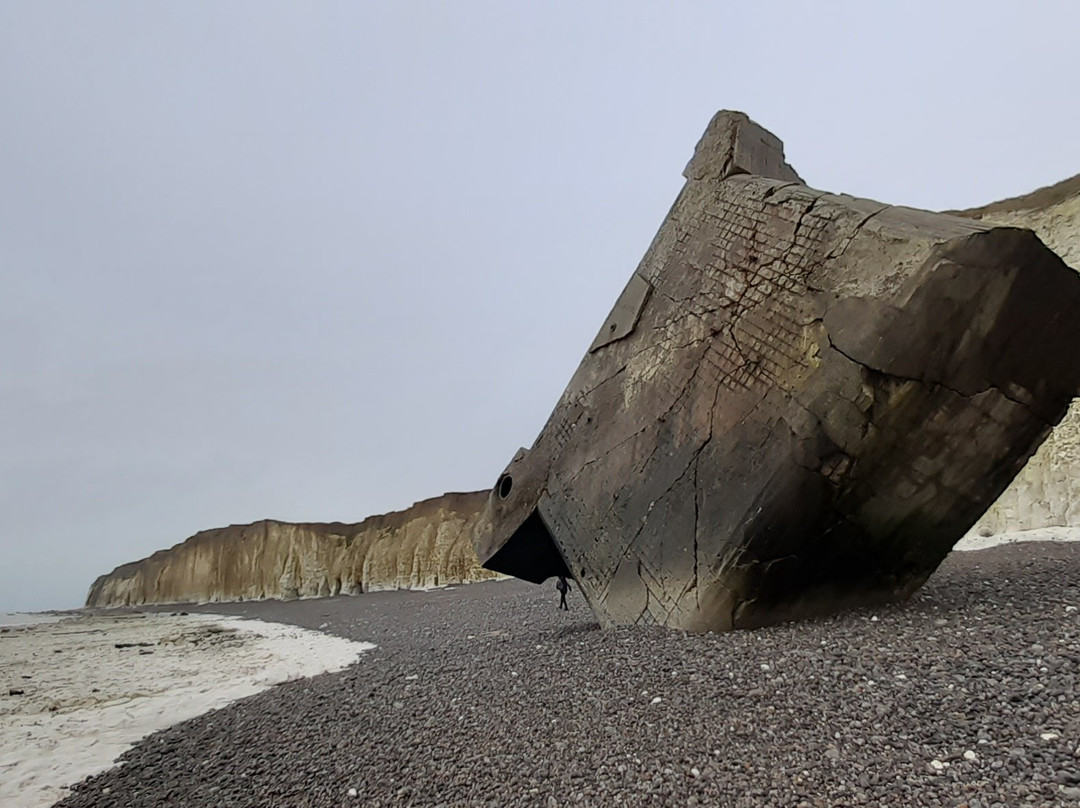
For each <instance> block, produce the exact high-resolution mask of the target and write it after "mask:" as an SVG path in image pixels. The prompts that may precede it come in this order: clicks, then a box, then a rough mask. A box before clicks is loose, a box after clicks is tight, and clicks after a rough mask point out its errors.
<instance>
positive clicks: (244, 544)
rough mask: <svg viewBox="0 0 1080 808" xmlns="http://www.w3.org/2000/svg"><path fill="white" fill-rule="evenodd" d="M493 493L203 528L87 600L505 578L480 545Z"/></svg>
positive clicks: (288, 594)
mask: <svg viewBox="0 0 1080 808" xmlns="http://www.w3.org/2000/svg"><path fill="white" fill-rule="evenodd" d="M486 499H487V492H486V491H484V492H479V493H474V494H446V495H444V496H441V497H436V498H434V499H428V500H424V501H423V502H418V503H416V504H415V505H413V506H412V507H411V508H407V509H406V510H404V511H397V512H394V513H388V514H383V515H381V516H372V517H370V518H369V519H365V520H364V521H363V522H359V523H356V524H344V523H341V522H332V523H309V524H292V523H289V522H276V521H273V520H264V521H262V522H255V523H254V524H250V525H231V526H229V527H223V528H217V529H214V530H204V531H202V532H200V533H196V534H195V535H194V536H192V537H191V538H189V539H188V540H187V541H184V542H182V543H181V544H178V545H176V546H175V547H172V548H170V549H168V550H159V551H158V552H156V553H154V554H153V555H152V556H150V557H149V558H144V559H143V560H141V561H135V562H132V563H130V564H124V565H123V566H121V567H117V568H116V569H115V570H113V571H112V572H110V573H108V574H107V575H102V576H101V577H100V578H98V579H97V580H96V581H95V582H94V584H93V586H92V587H91V588H90V594H89V595H88V596H87V599H86V605H87V606H137V605H140V604H146V603H191V602H201V603H206V602H217V601H235V600H256V599H262V598H283V599H284V598H297V597H323V596H327V595H338V594H341V595H354V594H359V593H361V592H372V591H377V590H380V589H426V588H430V587H435V586H442V585H448V584H461V583H472V582H474V581H481V580H487V579H491V578H496V577H498V576H497V575H496V574H495V573H493V572H489V571H488V570H485V569H483V568H482V567H481V566H480V565H479V563H478V562H477V560H476V554H475V553H474V551H473V548H472V538H471V537H472V529H473V525H474V524H475V521H476V519H477V518H478V516H479V514H480V512H481V509H482V506H483V503H484V502H485V501H486Z"/></svg>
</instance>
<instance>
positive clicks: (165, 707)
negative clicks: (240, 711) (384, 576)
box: [0, 615, 375, 808]
mask: <svg viewBox="0 0 1080 808" xmlns="http://www.w3.org/2000/svg"><path fill="white" fill-rule="evenodd" d="M118 643H119V644H121V645H123V646H125V647H122V648H117V647H116V646H117V644H118ZM374 647H375V646H374V645H372V644H371V643H359V642H352V641H350V640H346V639H342V638H340V637H332V636H329V635H326V634H322V633H320V632H317V631H309V630H306V629H301V628H297V627H296V626H288V625H283V624H280V623H265V622H261V621H256V620H241V619H239V618H234V617H224V616H220V615H187V616H167V615H115V616H95V617H78V618H74V619H70V620H64V621H62V622H59V623H53V624H48V625H40V624H39V625H34V626H28V627H25V628H17V629H9V630H8V631H7V632H5V633H3V634H0V805H3V806H5V808H44V807H45V806H49V805H52V804H53V803H54V802H56V801H57V800H59V799H61V798H63V797H64V796H65V795H66V794H67V793H68V789H67V788H65V787H66V786H70V785H72V784H74V783H77V782H79V781H80V780H82V779H83V778H85V777H88V776H90V775H93V774H97V773H99V772H102V771H105V770H107V769H109V768H111V767H112V766H113V764H114V762H115V760H116V759H117V758H118V757H119V756H120V755H121V754H122V753H123V752H125V751H127V750H128V749H130V748H131V747H132V746H133V745H134V744H136V743H137V742H138V741H140V740H142V739H143V738H145V737H146V736H147V735H150V734H151V733H153V732H155V731H157V730H159V729H164V728H165V727H168V726H171V725H172V724H175V723H177V722H180V721H186V720H188V719H190V718H195V717H196V716H199V715H202V714H203V713H205V712H207V711H208V710H214V709H217V708H220V707H224V706H225V705H227V704H229V703H231V702H233V701H235V700H237V699H241V698H244V697H246V696H251V695H254V694H256V693H259V692H260V691H262V690H265V689H266V688H268V687H270V686H272V685H275V684H278V683H280V682H285V681H288V680H291V679H298V678H303V677H307V676H314V675H316V674H319V673H325V672H333V671H339V670H342V669H343V668H346V667H348V666H349V665H351V664H353V663H354V662H356V661H357V659H358V657H359V656H360V654H361V653H362V652H364V651H367V650H370V649H372V648H374ZM12 690H16V691H18V690H22V691H23V693H22V694H21V695H9V692H10V691H12Z"/></svg>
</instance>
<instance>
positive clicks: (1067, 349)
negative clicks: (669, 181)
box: [474, 112, 1080, 631]
mask: <svg viewBox="0 0 1080 808" xmlns="http://www.w3.org/2000/svg"><path fill="white" fill-rule="evenodd" d="M684 176H685V177H686V180H687V181H686V185H685V186H684V187H683V190H682V191H681V193H680V194H679V196H678V198H677V199H676V201H675V204H674V206H673V207H672V209H671V212H670V213H669V214H668V216H667V218H666V220H665V221H664V223H663V224H662V225H661V227H660V230H659V232H658V233H657V235H656V237H655V239H654V240H653V243H652V245H651V246H650V247H649V250H648V252H647V253H646V254H645V257H644V258H643V259H642V261H641V264H640V265H639V267H638V268H637V271H636V272H635V273H634V274H633V275H632V276H631V278H630V282H629V283H628V284H627V286H626V289H625V290H624V291H623V293H622V295H621V297H620V298H619V299H618V301H617V302H616V304H615V307H614V309H613V310H612V312H611V314H610V315H609V317H608V318H607V320H606V321H605V322H604V324H603V325H602V326H601V329H600V333H599V334H598V335H597V337H596V339H595V340H594V342H593V343H592V345H591V346H589V349H588V352H587V353H586V355H585V358H584V359H583V360H582V362H581V365H580V366H579V368H578V370H577V372H576V373H575V375H574V377H573V378H572V379H571V380H570V384H569V386H568V387H567V388H566V391H565V392H564V393H563V395H562V398H561V399H560V400H559V403H558V404H557V405H556V407H555V410H554V412H553V413H552V414H551V417H550V419H549V420H548V422H547V424H546V426H545V427H544V429H543V431H542V432H541V433H540V435H539V437H538V438H537V439H536V442H535V443H534V445H533V447H532V449H530V450H528V451H526V450H521V451H519V452H518V454H517V456H515V457H514V459H513V461H512V462H511V463H510V465H509V466H508V467H507V468H506V470H505V471H504V472H503V474H502V475H501V476H500V477H499V479H498V481H497V482H496V485H495V487H494V489H493V490H492V492H491V494H490V496H489V499H488V503H487V506H486V514H485V515H484V518H481V519H480V520H479V522H478V528H477V531H476V533H475V535H474V543H475V545H476V550H477V555H478V557H479V559H480V560H481V562H482V563H483V564H484V566H486V567H488V568H489V569H492V570H496V571H498V572H503V573H508V574H510V575H514V576H517V577H519V578H523V579H525V580H528V581H534V582H537V583H539V582H541V581H543V580H545V579H547V578H548V577H550V576H553V575H560V574H561V575H571V576H572V577H574V578H575V579H576V580H577V582H578V584H579V588H580V590H581V592H582V593H583V594H584V596H585V597H586V598H587V600H588V602H589V604H590V605H591V607H592V609H593V610H594V612H595V613H596V615H597V617H598V619H599V620H600V621H601V623H602V624H605V625H613V624H662V625H666V626H671V627H676V628H684V629H689V630H695V631H706V630H727V629H733V628H744V627H755V626H761V625H765V624H769V623H775V622H780V621H783V620H788V619H794V618H799V617H805V616H811V615H816V614H822V613H827V612H830V611H835V610H838V609H842V608H846V607H851V606H857V605H864V604H870V603H877V602H882V601H889V600H894V599H902V598H905V597H907V596H908V595H910V594H911V593H912V592H913V591H915V590H916V589H917V588H918V587H919V586H920V585H921V584H922V583H923V582H924V581H925V580H926V579H927V578H928V577H929V576H930V574H931V573H932V572H933V571H934V569H936V568H937V566H938V565H939V564H940V563H941V561H942V560H943V559H944V558H945V556H946V555H947V554H948V552H949V550H950V549H951V548H952V546H953V544H954V543H955V542H956V541H957V540H958V539H959V538H960V537H961V536H962V535H963V534H964V532H965V531H966V530H967V529H968V528H969V527H970V526H971V525H973V524H974V522H975V521H976V520H977V519H978V517H979V516H980V515H981V514H982V513H983V512H984V511H985V510H986V509H987V508H988V507H989V506H990V505H991V503H993V501H994V500H995V498H996V497H997V496H998V495H999V494H1000V493H1001V492H1002V490H1003V489H1004V488H1005V487H1006V486H1007V485H1008V483H1009V482H1010V480H1012V479H1013V477H1014V476H1015V475H1016V473H1017V472H1018V471H1019V470H1020V469H1021V468H1022V467H1023V465H1024V463H1025V462H1026V460H1027V459H1028V457H1029V456H1030V455H1031V454H1032V453H1033V452H1034V451H1035V449H1036V448H1037V447H1038V446H1039V444H1040V443H1041V442H1042V441H1043V439H1044V438H1045V437H1046V436H1047V435H1048V434H1049V432H1050V430H1051V428H1052V427H1053V425H1054V424H1056V423H1057V422H1058V421H1059V420H1060V419H1061V418H1062V416H1063V415H1064V413H1065V411H1066V409H1067V407H1068V405H1069V403H1070V401H1071V399H1072V398H1073V396H1074V395H1076V394H1077V391H1078V389H1080V277H1078V276H1077V274H1076V273H1075V272H1073V271H1072V270H1071V269H1069V268H1068V267H1067V266H1066V265H1065V264H1064V263H1063V262H1062V260H1061V259H1060V258H1059V257H1058V256H1057V255H1056V254H1054V253H1053V252H1052V251H1051V250H1050V249H1049V248H1047V247H1046V246H1045V245H1043V243H1042V242H1041V241H1039V239H1038V238H1037V237H1036V236H1035V235H1034V234H1033V233H1032V232H1031V231H1028V230H1022V229H1015V228H1004V227H990V226H985V225H982V224H980V223H978V222H974V221H970V220H965V219H961V218H957V217H953V216H947V215H942V214H933V213H928V212H924V211H918V210H913V209H909V208H898V207H890V206H888V205H883V204H880V203H877V202H870V201H867V200H862V199H855V198H853V197H850V196H844V195H837V194H828V193H823V192H821V191H816V190H813V189H811V188H808V187H807V186H806V185H805V184H803V183H802V181H801V180H800V179H799V177H798V175H797V174H796V173H795V171H794V170H793V169H792V168H791V167H790V166H789V165H788V164H787V163H786V162H785V160H784V156H783V146H782V144H781V143H780V141H779V140H778V139H776V138H775V137H774V136H773V135H771V134H770V133H769V132H767V131H766V130H764V129H762V128H761V127H759V126H758V125H756V124H755V123H753V122H752V121H751V120H749V119H748V118H747V117H746V116H745V115H743V114H741V113H733V112H721V113H719V114H717V116H716V117H715V118H714V119H713V120H712V122H711V123H710V125H709V127H708V129H707V130H706V132H705V135H704V136H703V138H702V139H701V141H700V142H699V143H698V146H697V149H696V152H695V154H694V156H693V159H691V161H690V163H689V165H688V166H687V167H686V170H685V171H684Z"/></svg>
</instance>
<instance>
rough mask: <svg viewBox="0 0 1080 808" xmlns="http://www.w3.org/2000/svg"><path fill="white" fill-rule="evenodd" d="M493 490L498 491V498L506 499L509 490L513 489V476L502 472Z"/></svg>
mask: <svg viewBox="0 0 1080 808" xmlns="http://www.w3.org/2000/svg"><path fill="white" fill-rule="evenodd" d="M495 490H496V491H498V492H499V499H506V498H507V497H508V496H510V492H511V491H513V490H514V478H513V477H511V476H510V475H509V474H504V475H503V476H502V477H500V478H499V482H498V483H496V485H495Z"/></svg>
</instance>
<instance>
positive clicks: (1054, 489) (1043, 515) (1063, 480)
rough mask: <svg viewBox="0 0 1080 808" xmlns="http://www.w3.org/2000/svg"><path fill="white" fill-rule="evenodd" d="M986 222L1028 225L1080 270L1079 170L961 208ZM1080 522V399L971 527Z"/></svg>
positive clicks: (995, 528)
mask: <svg viewBox="0 0 1080 808" xmlns="http://www.w3.org/2000/svg"><path fill="white" fill-rule="evenodd" d="M960 214H961V215H963V216H970V217H972V218H975V219H979V220H980V221H983V222H987V223H988V224H999V225H1007V226H1012V227H1027V228H1030V229H1032V230H1034V231H1035V232H1036V233H1037V234H1038V235H1039V238H1041V239H1042V240H1043V241H1044V242H1045V243H1046V244H1047V246H1049V247H1050V248H1051V249H1053V250H1054V251H1055V252H1056V253H1057V254H1058V255H1060V256H1061V257H1062V258H1063V259H1064V260H1065V263H1067V264H1068V265H1069V266H1071V267H1072V268H1073V269H1076V270H1078V271H1080V175H1078V176H1076V177H1073V178H1072V179H1068V180H1065V181H1064V182H1060V183H1058V184H1057V185H1053V186H1051V187H1049V188H1043V189H1040V190H1038V191H1035V192H1034V193H1031V194H1027V195H1026V196H1022V197H1017V198H1015V199H1006V200H1003V201H1001V202H995V203H994V204H992V205H987V206H986V207H983V208H978V209H976V210H969V211H961V212H960ZM1040 527H1080V402H1073V405H1072V407H1071V408H1070V410H1069V413H1068V415H1066V416H1065V418H1064V419H1063V420H1062V422H1061V423H1060V424H1059V425H1058V426H1057V427H1055V429H1054V431H1053V433H1052V434H1051V435H1050V437H1049V438H1047V440H1046V442H1045V443H1044V444H1043V445H1042V446H1041V447H1039V450H1038V451H1037V452H1036V453H1035V455H1034V456H1033V457H1032V458H1031V460H1030V461H1028V464H1027V465H1026V466H1025V467H1024V470H1023V471H1022V472H1020V474H1019V475H1018V476H1017V478H1016V479H1015V480H1014V481H1013V483H1012V485H1010V486H1009V488H1008V489H1007V490H1006V491H1005V493H1004V494H1002V495H1001V497H1000V498H999V499H998V500H997V502H996V503H994V505H993V507H991V508H990V510H989V511H987V512H986V515H985V516H983V517H982V518H981V519H980V520H979V522H978V524H977V525H976V526H975V529H974V531H975V532H980V533H1000V532H1003V531H1006V530H1030V529H1033V528H1040Z"/></svg>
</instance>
